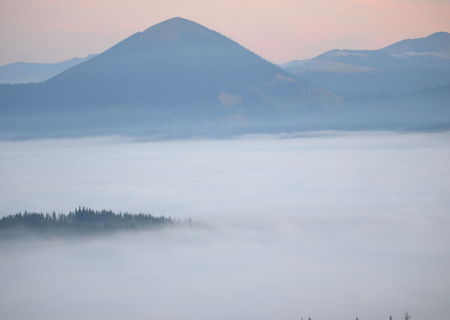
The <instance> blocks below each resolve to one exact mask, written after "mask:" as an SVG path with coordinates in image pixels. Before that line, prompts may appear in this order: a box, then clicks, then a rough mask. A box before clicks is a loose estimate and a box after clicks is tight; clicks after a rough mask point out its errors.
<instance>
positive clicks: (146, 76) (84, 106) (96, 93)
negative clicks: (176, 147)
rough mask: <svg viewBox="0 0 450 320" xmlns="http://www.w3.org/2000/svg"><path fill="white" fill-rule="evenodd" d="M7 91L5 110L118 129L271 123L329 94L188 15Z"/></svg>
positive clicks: (0, 90)
mask: <svg viewBox="0 0 450 320" xmlns="http://www.w3.org/2000/svg"><path fill="white" fill-rule="evenodd" d="M0 95H1V99H0V108H1V109H2V110H3V113H4V114H5V113H13V114H18V113H22V114H24V115H25V114H26V115H27V116H28V115H30V114H38V115H39V117H41V118H42V117H45V116H48V115H51V116H53V117H55V118H57V119H58V123H57V125H58V126H59V125H62V124H63V123H64V122H74V121H78V123H80V124H81V123H82V124H83V125H87V124H90V125H91V126H96V125H100V126H103V125H107V126H114V127H117V128H120V127H133V126H137V125H140V126H144V127H145V126H155V125H160V124H161V123H164V124H166V123H168V122H174V121H176V122H177V124H176V125H177V126H178V127H180V126H184V125H189V124H188V122H189V121H192V120H193V119H194V120H195V121H196V122H197V123H200V122H203V123H211V122H217V121H222V120H223V119H234V120H236V119H239V121H242V120H244V121H247V122H251V121H253V120H255V119H257V118H258V119H260V120H261V119H265V120H268V121H272V120H273V117H274V115H275V116H277V115H279V114H280V112H282V111H280V110H285V109H289V110H293V109H294V110H295V109H296V108H297V107H299V106H304V105H315V104H317V103H320V101H321V99H322V98H324V96H325V95H324V94H323V91H322V90H320V89H316V88H314V87H312V86H311V85H310V84H309V83H308V82H306V81H301V80H299V79H298V78H297V77H296V76H294V75H292V74H290V73H289V72H287V71H285V70H283V69H281V68H280V67H278V66H276V65H274V64H272V63H270V62H268V61H266V60H265V59H263V58H261V57H259V56H258V55H256V54H254V53H253V52H251V51H249V50H247V49H245V48H244V47H242V46H241V45H239V44H238V43H236V42H234V41H233V40H231V39H229V38H227V37H225V36H223V35H221V34H220V33H217V32H215V31H213V30H210V29H208V28H206V27H204V26H202V25H200V24H198V23H195V22H193V21H189V20H186V19H183V18H173V19H170V20H167V21H164V22H161V23H159V24H156V25H154V26H152V27H150V28H148V29H146V30H145V31H143V32H138V33H136V34H133V35H132V36H130V37H128V38H126V39H125V40H123V41H121V42H119V43H118V44H116V45H115V46H113V47H111V48H110V49H108V50H106V51H105V52H103V53H101V54H99V55H97V56H95V57H93V58H91V59H90V60H88V61H86V62H83V63H81V64H79V65H77V66H74V67H72V68H70V69H68V70H66V71H64V72H62V73H60V74H59V75H57V76H55V77H54V78H51V79H49V80H47V81H45V82H43V83H39V84H30V85H17V86H0ZM55 115H57V116H55ZM69 116H70V117H69ZM68 117H69V118H68ZM63 118H64V119H63ZM74 119H78V120H74ZM271 119H272V120H271ZM265 120H264V121H265ZM8 125H9V122H8ZM33 125H35V124H33ZM62 126H63V125H62Z"/></svg>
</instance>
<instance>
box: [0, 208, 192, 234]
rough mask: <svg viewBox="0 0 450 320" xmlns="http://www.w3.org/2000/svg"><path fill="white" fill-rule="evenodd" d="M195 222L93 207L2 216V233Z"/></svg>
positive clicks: (105, 230) (142, 227)
mask: <svg viewBox="0 0 450 320" xmlns="http://www.w3.org/2000/svg"><path fill="white" fill-rule="evenodd" d="M192 225H193V221H192V219H191V218H190V217H189V218H187V219H184V220H182V219H173V218H171V217H166V216H155V215H152V214H148V213H138V214H132V213H129V212H118V213H115V212H113V211H111V210H93V209H91V208H86V207H81V206H80V207H78V208H76V209H75V210H74V211H71V212H69V213H68V214H64V213H56V212H55V211H53V212H52V213H42V212H40V213H37V212H27V211H25V212H23V213H22V212H19V213H16V214H13V215H8V216H5V217H2V218H1V219H0V234H3V235H4V234H8V235H10V234H17V233H21V234H23V233H30V232H31V233H34V234H58V235H61V236H64V235H67V234H70V235H73V234H89V235H94V234H104V233H109V232H113V231H139V230H157V229H161V228H165V227H175V226H192Z"/></svg>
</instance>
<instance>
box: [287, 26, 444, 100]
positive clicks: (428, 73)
mask: <svg viewBox="0 0 450 320" xmlns="http://www.w3.org/2000/svg"><path fill="white" fill-rule="evenodd" d="M282 66H283V67H284V68H285V69H286V70H287V71H289V72H292V73H295V74H297V75H301V77H302V78H303V79H307V80H309V81H311V82H312V83H315V84H316V85H317V86H322V87H325V88H327V89H329V90H332V91H334V92H337V93H340V94H342V95H344V96H349V95H350V96H355V95H367V94H394V95H396V94H405V93H408V92H409V93H412V92H415V91H421V90H425V89H428V88H433V87H439V86H445V85H448V84H450V34H449V33H447V32H437V33H433V34H431V35H429V36H428V37H425V38H418V39H407V40H402V41H399V42H396V43H394V44H392V45H389V46H387V47H384V48H381V49H378V50H348V49H344V50H330V51H328V52H325V53H323V54H321V55H319V56H317V57H314V58H312V59H309V60H297V61H293V62H291V63H288V64H285V65H282Z"/></svg>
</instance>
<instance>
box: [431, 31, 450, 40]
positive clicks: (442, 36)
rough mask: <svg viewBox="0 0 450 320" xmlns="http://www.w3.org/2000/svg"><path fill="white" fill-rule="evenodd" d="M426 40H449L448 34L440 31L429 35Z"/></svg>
mask: <svg viewBox="0 0 450 320" xmlns="http://www.w3.org/2000/svg"><path fill="white" fill-rule="evenodd" d="M427 38H434V39H448V38H450V33H448V32H445V31H441V32H435V33H432V34H430V35H429V36H428V37H427Z"/></svg>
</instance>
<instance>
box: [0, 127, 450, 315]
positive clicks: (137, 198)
mask: <svg viewBox="0 0 450 320" xmlns="http://www.w3.org/2000/svg"><path fill="white" fill-rule="evenodd" d="M285 138H286V137H274V136H252V137H250V136H248V137H244V138H242V139H238V140H224V141H220V140H210V141H184V142H177V141H173V142H133V141H129V140H124V139H122V138H113V137H112V138H98V139H78V140H36V141H22V142H0V150H2V151H1V153H0V175H1V177H2V182H1V184H0V212H1V214H2V215H6V214H10V213H14V212H18V211H24V210H28V211H44V212H52V211H53V210H56V211H57V212H58V211H62V212H64V211H69V210H70V209H72V208H74V207H75V206H77V205H85V206H89V207H92V208H108V209H112V210H116V211H131V212H151V213H152V214H155V215H165V216H172V217H174V218H181V219H182V218H187V217H193V219H194V220H196V221H202V222H203V223H204V225H203V227H201V228H187V227H186V228H184V227H183V228H174V229H165V230H160V231H157V232H145V231H143V232H134V233H123V234H114V235H111V236H102V237H91V238H85V239H78V240H76V239H64V238H42V237H40V238H35V237H30V238H26V239H22V240H20V241H2V242H1V243H0V260H1V264H0V283H1V286H0V298H1V299H0V310H1V315H2V318H5V319H127V318H128V319H180V318H183V319H200V320H202V319H300V318H301V317H303V318H304V319H307V318H308V316H311V319H312V320H316V319H355V318H356V317H359V319H369V320H371V319H373V320H375V319H389V315H392V316H393V319H394V320H395V319H401V318H402V317H403V314H404V312H405V311H406V310H408V311H409V312H410V313H411V315H412V319H435V320H439V319H443V320H444V319H447V317H448V314H449V313H450V307H449V306H448V301H449V300H450V271H449V270H450V245H449V243H450V232H449V231H450V216H449V212H450V210H449V209H450V199H449V196H448V194H449V191H450V162H449V161H448V160H449V158H450V133H411V134H396V133H354V134H343V133H332V132H328V133H323V134H320V135H315V136H309V137H305V136H303V137H290V138H289V139H285Z"/></svg>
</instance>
